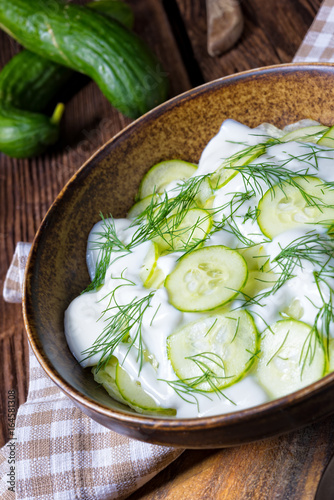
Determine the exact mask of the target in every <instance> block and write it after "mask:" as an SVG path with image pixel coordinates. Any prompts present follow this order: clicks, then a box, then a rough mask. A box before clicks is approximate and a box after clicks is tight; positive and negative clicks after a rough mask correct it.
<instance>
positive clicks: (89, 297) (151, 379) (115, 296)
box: [65, 120, 334, 418]
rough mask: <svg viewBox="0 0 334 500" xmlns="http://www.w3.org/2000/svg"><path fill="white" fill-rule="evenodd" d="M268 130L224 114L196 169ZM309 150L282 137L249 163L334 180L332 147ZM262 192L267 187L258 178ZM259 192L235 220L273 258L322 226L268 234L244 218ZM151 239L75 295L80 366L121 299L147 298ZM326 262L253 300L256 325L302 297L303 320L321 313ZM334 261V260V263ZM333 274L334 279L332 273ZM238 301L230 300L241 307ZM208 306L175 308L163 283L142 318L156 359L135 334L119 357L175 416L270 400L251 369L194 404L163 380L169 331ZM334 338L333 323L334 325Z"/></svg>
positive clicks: (228, 239)
mask: <svg viewBox="0 0 334 500" xmlns="http://www.w3.org/2000/svg"><path fill="white" fill-rule="evenodd" d="M268 134H269V135H271V136H272V137H279V136H280V135H283V134H284V133H282V132H281V131H279V130H278V129H276V128H275V127H272V126H270V125H264V126H260V127H257V128H255V129H250V128H248V127H246V126H245V125H241V124H240V123H237V122H235V121H233V120H226V121H225V122H224V123H223V124H222V127H221V129H220V131H219V133H218V134H217V135H216V136H215V137H214V138H213V139H212V140H211V141H210V142H209V143H208V145H207V146H206V148H205V149H204V151H203V153H202V156H201V158H200V161H199V166H198V170H197V172H196V175H203V174H207V173H211V172H214V171H215V170H216V169H217V168H218V167H219V166H220V165H221V163H222V161H223V159H225V158H228V157H229V156H230V155H232V154H235V153H237V152H238V151H240V150H242V149H244V148H245V145H256V144H260V143H262V142H264V141H265V140H266V139H267V137H268ZM309 152H310V149H309V148H308V147H307V146H305V144H301V143H296V142H291V143H284V144H278V145H274V146H271V147H268V148H267V152H266V153H265V154H264V155H262V156H261V157H260V158H258V159H256V160H254V161H252V164H254V163H255V164H256V163H259V164H260V163H261V162H264V161H266V162H274V161H275V162H277V163H278V164H279V165H284V164H286V163H287V162H288V164H289V168H291V170H292V171H294V172H300V171H301V170H303V171H304V170H305V168H307V172H305V173H308V174H313V175H316V176H317V177H319V178H321V179H323V180H326V181H330V180H332V179H333V174H332V172H333V166H332V165H333V160H334V151H333V150H327V149H324V151H323V152H322V153H320V154H318V155H317V158H318V161H317V162H315V161H314V159H313V160H312V158H311V156H310V155H309ZM301 155H304V156H305V160H306V161H307V163H305V162H301V161H300V159H298V158H297V157H301ZM260 185H261V186H262V189H263V192H266V191H267V189H268V186H266V184H265V183H264V182H260ZM175 188H177V184H176V183H175V182H174V183H172V184H171V185H170V186H168V189H167V191H168V196H175V194H176V192H177V191H176V189H175ZM246 189H247V187H246V186H245V183H244V182H243V180H242V177H241V175H237V176H236V177H234V178H233V179H231V180H230V181H229V182H228V183H227V184H226V185H225V186H223V187H222V188H220V189H218V190H217V191H216V192H215V199H214V201H213V208H214V209H215V208H219V207H221V206H222V205H226V203H227V201H229V200H231V199H232V197H233V196H234V194H235V193H236V192H239V193H241V192H246ZM260 198H261V195H260V194H259V193H258V194H257V196H256V199H255V198H253V199H251V200H249V202H245V203H243V205H242V206H241V208H240V209H239V210H238V212H237V214H235V221H236V222H238V227H239V229H240V231H241V233H242V234H243V235H244V236H246V237H248V238H250V239H251V240H252V241H254V242H255V243H261V244H262V245H263V247H264V254H265V255H267V256H268V257H269V258H270V260H271V261H272V260H273V259H274V258H275V256H276V255H277V254H278V253H279V252H280V251H281V249H282V248H284V247H285V246H286V245H288V244H289V243H291V242H292V241H293V240H295V239H296V238H298V237H300V236H303V235H305V234H306V233H307V232H308V231H310V230H311V229H314V230H316V231H317V232H318V233H319V234H320V233H322V232H324V229H323V228H322V227H321V226H319V225H315V226H308V225H305V226H304V227H301V228H297V229H294V230H289V231H287V232H285V233H283V234H281V235H279V236H278V237H276V238H274V239H273V240H272V241H269V239H268V238H266V237H265V236H264V235H263V234H262V232H261V230H260V227H259V226H258V224H257V222H254V221H253V220H251V219H249V220H247V221H246V222H243V219H244V216H245V215H246V213H247V211H248V209H251V208H252V207H254V206H256V205H257V204H258V202H259V200H260ZM229 211H230V207H229V206H227V207H226V208H224V210H221V211H220V212H219V213H216V215H214V219H216V220H217V221H219V220H221V217H222V215H223V214H224V215H225V216H229V214H230V212H229ZM104 224H105V222H103V221H101V222H98V223H97V224H96V225H95V226H94V228H93V229H92V231H91V233H90V235H89V239H88V244H87V266H88V270H89V274H90V276H91V279H93V278H94V275H95V269H96V264H97V262H98V260H99V254H100V250H99V248H98V246H97V245H96V242H101V240H102V239H103V237H102V236H101V233H103V225H104ZM114 224H115V229H116V232H117V235H118V238H119V239H120V240H121V241H122V242H123V243H124V244H125V245H126V244H128V243H129V242H130V241H131V238H132V236H133V234H134V232H135V230H136V228H134V227H131V221H130V220H128V219H118V220H115V221H114ZM151 245H152V243H151V242H150V241H145V242H144V243H141V244H139V245H137V246H135V247H133V248H132V251H131V252H126V251H123V252H113V254H112V255H111V260H110V262H111V265H110V266H109V268H108V271H107V274H106V278H105V284H104V286H103V287H102V288H101V289H100V290H98V291H93V292H87V293H83V294H82V295H80V296H79V297H77V298H76V299H75V300H74V301H73V302H72V303H71V304H70V305H69V307H68V309H67V311H66V313H65V334H66V339H67V342H68V345H69V348H70V350H71V352H72V353H73V355H74V357H75V358H76V359H77V360H78V361H79V362H80V363H81V365H82V366H83V367H86V366H94V365H96V364H97V362H98V361H99V358H100V354H95V355H93V356H92V357H89V358H87V357H86V356H87V355H86V354H85V353H84V351H85V350H86V349H89V348H90V347H91V346H92V345H93V343H94V341H95V340H96V339H97V338H98V337H99V335H101V333H102V331H103V328H104V325H105V324H106V320H107V319H108V318H110V317H111V316H112V312H113V307H115V305H116V304H118V305H126V304H129V303H130V302H131V301H132V300H136V299H139V298H144V297H146V296H147V295H148V293H149V290H148V289H147V288H145V287H144V286H143V283H142V280H141V278H140V271H141V269H142V268H143V266H144V264H145V257H146V255H147V253H148V251H149V248H150V246H151ZM205 245H207V246H210V245H225V246H228V247H231V248H236V247H238V246H240V243H239V242H238V240H237V238H236V237H235V235H234V234H231V233H229V232H226V231H224V230H221V231H218V232H216V233H214V234H213V235H212V236H211V237H210V238H208V239H207V241H206V242H205ZM179 257H180V253H178V252H175V253H170V254H168V255H164V256H160V257H159V258H158V260H157V267H158V268H159V269H160V270H161V271H162V272H163V273H164V275H165V276H167V275H168V274H170V273H171V272H172V271H173V269H174V268H175V265H176V263H177V259H178V258H179ZM321 264H322V263H321V262H320V263H319V265H318V267H317V266H315V267H314V266H312V265H311V264H310V263H309V262H305V265H303V267H302V268H300V267H298V266H297V267H296V269H295V277H294V278H292V279H290V280H289V281H288V282H287V283H286V284H284V285H283V286H282V287H281V288H280V289H279V290H278V291H277V292H276V293H275V294H274V295H270V296H268V297H267V298H266V299H265V300H264V301H262V303H261V306H260V305H252V306H250V307H248V310H249V311H250V312H251V313H252V315H253V317H254V321H255V323H256V326H257V328H258V330H259V331H263V330H264V329H265V328H266V325H267V324H273V323H274V322H276V321H277V320H279V319H282V312H283V313H284V311H286V310H287V309H288V308H289V307H290V306H291V304H292V303H294V304H298V308H299V311H300V315H299V318H298V319H299V320H300V321H303V322H306V323H308V324H313V323H314V319H315V316H316V314H317V311H318V308H317V307H319V305H320V303H321V299H320V296H319V291H318V289H317V286H316V284H315V282H314V277H313V271H314V270H317V268H318V270H319V268H320V266H321ZM332 265H333V263H332ZM333 281H334V280H333ZM322 291H323V294H324V295H326V294H328V288H327V289H326V287H325V288H324V289H323V290H322ZM238 303H239V301H238V300H235V301H234V304H233V306H237V305H238ZM203 315H204V313H184V312H181V311H178V310H177V309H175V308H174V307H173V306H172V305H171V304H169V302H168V293H167V290H166V289H165V288H160V289H158V290H156V291H155V293H152V299H151V302H150V307H148V308H147V309H146V311H145V313H144V315H143V318H142V323H141V337H142V340H143V344H144V345H145V347H146V349H147V350H148V351H149V353H150V354H151V355H152V356H153V358H154V360H155V361H154V363H153V364H152V363H150V362H145V363H144V364H143V367H142V369H141V370H139V365H138V347H139V342H138V339H137V340H136V341H135V342H134V345H133V347H132V348H131V349H130V350H129V347H128V346H127V345H126V344H124V343H120V344H119V345H118V346H117V347H116V349H115V351H114V356H116V357H117V358H118V361H119V363H120V364H121V365H122V367H123V368H124V369H125V370H126V371H127V372H128V374H129V375H131V377H132V378H133V379H135V380H137V381H139V382H140V384H141V386H142V388H143V389H144V390H145V391H146V392H147V393H148V394H149V395H150V396H151V397H152V398H153V399H154V401H155V402H156V404H158V405H159V406H161V407H164V408H175V409H176V410H177V416H178V417H180V418H183V417H184V418H186V417H194V416H204V415H215V414H221V413H228V412H233V411H236V410H240V409H243V408H248V407H250V406H255V405H258V404H261V403H263V402H265V401H267V400H268V396H267V394H266V393H265V391H264V390H263V389H262V388H261V387H260V385H259V384H258V383H257V382H256V380H255V378H253V376H252V375H249V376H246V377H245V378H244V379H243V380H241V381H240V382H238V383H236V384H234V385H233V386H231V387H229V388H227V389H224V390H223V394H218V395H217V394H214V393H207V396H208V397H206V396H205V395H201V394H199V395H197V396H196V397H197V401H198V404H195V402H192V404H191V403H189V402H187V401H185V400H184V399H182V398H181V397H179V396H178V395H177V393H176V392H175V391H174V390H173V389H172V388H171V387H170V386H168V384H166V382H163V381H161V379H162V380H169V381H175V380H176V379H177V377H176V375H175V373H174V371H173V368H172V366H171V363H170V361H169V359H168V356H167V348H166V342H167V338H168V336H169V335H171V334H172V333H173V332H174V331H175V330H176V329H178V328H180V327H181V326H183V325H185V324H187V323H189V322H191V321H194V320H195V319H198V318H201V317H203ZM129 333H130V337H131V338H135V337H136V326H134V327H133V328H132V330H130V332H129ZM331 334H332V336H333V337H334V328H333V326H332V331H331Z"/></svg>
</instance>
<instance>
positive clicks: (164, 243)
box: [153, 208, 212, 252]
mask: <svg viewBox="0 0 334 500" xmlns="http://www.w3.org/2000/svg"><path fill="white" fill-rule="evenodd" d="M211 227H212V219H211V216H210V214H209V212H207V211H206V210H202V209H200V208H192V209H190V210H188V212H187V213H186V214H185V215H183V214H182V213H181V214H175V215H172V216H171V217H169V218H168V219H167V220H166V223H165V224H163V225H162V226H160V227H159V233H160V235H159V236H157V237H155V238H154V240H153V241H154V242H155V243H156V244H157V245H158V247H159V249H160V251H161V252H163V251H168V252H176V251H180V250H186V249H187V248H189V246H191V245H194V244H195V243H196V242H198V241H200V240H203V238H205V236H206V235H207V234H208V233H209V231H210V229H211Z"/></svg>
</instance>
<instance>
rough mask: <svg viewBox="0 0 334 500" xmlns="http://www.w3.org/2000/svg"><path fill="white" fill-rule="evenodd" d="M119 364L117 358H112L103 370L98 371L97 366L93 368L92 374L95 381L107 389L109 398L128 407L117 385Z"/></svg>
mask: <svg viewBox="0 0 334 500" xmlns="http://www.w3.org/2000/svg"><path fill="white" fill-rule="evenodd" d="M117 364H118V360H117V358H115V356H112V357H111V358H110V361H109V363H108V364H106V365H105V366H103V368H100V369H99V370H98V371H97V370H96V366H94V367H93V368H92V374H93V375H94V380H95V381H96V382H97V383H98V384H101V385H102V386H103V387H104V388H105V390H106V391H107V392H108V394H109V396H111V397H112V398H114V399H116V401H119V402H120V403H123V404H125V405H127V406H128V404H127V402H126V401H125V399H124V398H123V397H122V395H121V393H120V392H119V390H118V387H117V384H116V366H117Z"/></svg>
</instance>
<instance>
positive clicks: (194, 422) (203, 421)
mask: <svg viewBox="0 0 334 500" xmlns="http://www.w3.org/2000/svg"><path fill="white" fill-rule="evenodd" d="M312 70H320V71H326V70H327V71H330V70H331V71H332V73H333V78H334V64H333V63H325V62H324V63H322V62H306V63H305V62H298V63H284V64H276V65H271V66H265V67H259V68H255V69H250V70H246V71H242V72H239V73H234V74H232V75H227V76H224V77H221V78H218V79H215V80H212V81H210V82H206V83H204V84H202V85H200V86H198V87H195V88H192V89H190V90H187V91H185V92H183V93H181V94H178V95H177V96H175V97H173V98H171V99H169V100H168V101H165V102H164V103H162V104H160V105H159V106H157V107H155V108H153V109H152V110H150V111H148V112H147V113H145V114H144V115H142V116H141V117H139V118H137V119H136V120H134V121H133V122H131V123H130V124H129V125H127V126H126V127H125V128H123V129H122V130H120V131H119V132H118V133H117V134H116V135H114V136H113V137H112V138H110V139H109V140H108V141H107V142H105V143H104V144H103V145H102V146H101V147H99V148H98V149H97V150H96V151H95V152H94V153H93V154H92V155H91V156H90V157H89V158H88V159H87V160H86V161H85V162H84V163H83V164H82V165H81V167H79V169H78V170H77V171H76V172H75V173H74V174H73V175H72V177H71V178H70V179H69V180H68V181H67V182H66V184H65V185H64V187H63V188H62V189H61V191H60V192H59V194H58V195H57V197H56V198H55V200H54V201H53V203H52V204H51V206H50V207H49V209H48V210H47V212H46V214H45V216H44V217H43V219H42V222H41V224H40V226H39V228H38V230H37V232H36V234H35V237H34V239H33V242H32V246H31V250H30V252H29V256H28V259H27V263H26V268H25V275H24V286H23V296H22V310H23V319H24V324H25V330H26V333H27V337H28V341H29V344H30V346H31V348H32V351H33V353H34V355H35V356H36V358H37V360H38V362H39V364H40V365H41V367H42V368H43V370H44V371H45V372H46V374H47V375H48V376H49V378H50V379H51V380H52V381H53V382H54V383H55V384H56V385H57V386H58V387H59V388H60V389H61V390H62V391H63V392H64V393H65V394H66V395H67V396H68V397H70V399H71V400H72V401H73V402H74V403H77V404H79V405H80V406H82V407H84V408H86V409H87V410H93V411H94V412H96V413H98V414H100V415H103V416H105V417H108V418H111V419H114V420H116V421H120V422H122V423H127V422H131V424H134V425H141V426H142V425H144V426H146V427H157V426H158V427H159V429H161V430H167V429H168V430H172V429H173V428H175V429H176V428H178V427H179V425H180V423H182V424H183V425H184V426H188V427H189V428H191V430H194V431H195V430H200V429H202V428H203V427H205V428H206V429H210V428H211V429H213V428H217V427H219V428H222V427H225V426H229V425H231V424H234V423H240V421H245V422H246V421H248V420H251V419H252V418H254V417H255V416H256V417H258V416H259V415H261V416H266V415H267V414H271V413H272V412H273V411H274V410H275V409H276V408H279V409H280V410H281V411H284V410H285V409H286V408H288V407H291V406H294V405H297V404H298V403H301V402H302V401H304V400H307V399H310V398H311V397H312V398H313V397H314V396H315V395H316V394H317V393H320V392H321V391H322V390H323V389H324V388H325V387H326V386H327V385H328V384H330V383H331V382H334V372H332V373H330V374H327V375H326V376H324V377H322V378H321V379H320V380H318V381H316V382H314V383H313V384H310V385H308V386H306V387H304V388H302V389H300V390H298V391H295V392H293V393H291V394H288V395H286V396H284V397H281V398H277V399H274V400H272V401H268V402H266V403H263V404H260V405H256V406H252V407H250V408H245V409H243V410H238V411H232V412H230V413H223V414H219V415H212V416H202V417H192V418H177V417H168V416H164V417H162V416H158V415H157V416H152V415H142V414H139V413H134V412H131V411H130V410H129V411H127V410H124V411H123V410H118V409H113V408H110V407H108V406H107V405H104V404H102V403H98V402H96V401H94V400H93V399H91V398H90V397H89V396H84V395H83V394H82V393H81V392H80V391H79V390H78V389H76V388H74V387H72V386H71V385H70V384H69V383H68V382H67V381H66V380H65V379H64V378H63V377H62V376H61V374H60V373H59V372H58V371H57V370H56V368H55V367H53V366H52V364H51V362H50V361H49V359H48V358H47V356H46V355H45V354H44V352H43V350H42V348H41V346H40V345H39V339H38V334H37V331H34V326H33V325H31V324H30V321H29V311H28V308H29V305H28V302H29V289H30V286H29V285H30V279H31V278H30V276H31V275H32V273H31V270H32V269H33V268H34V264H35V258H36V254H37V247H38V243H39V241H40V239H41V236H42V234H43V232H44V230H45V228H46V226H47V225H48V220H49V218H50V216H51V214H52V213H53V212H54V210H56V208H57V205H58V204H59V203H60V202H61V199H62V197H63V195H64V193H65V192H66V191H67V189H68V187H69V186H70V185H71V184H72V183H74V182H75V181H76V179H77V178H78V176H79V175H80V174H81V172H82V171H83V170H84V169H85V167H86V166H87V165H88V164H90V163H91V162H92V161H93V160H98V159H99V158H98V157H99V156H100V155H101V154H102V153H103V151H104V150H105V149H106V148H107V147H108V146H109V145H110V144H113V143H114V142H117V141H119V140H121V141H122V140H125V139H126V138H127V137H128V135H130V134H131V133H133V132H135V130H136V129H137V128H138V127H140V126H141V125H142V124H143V123H145V122H147V121H150V120H151V119H154V118H158V117H159V116H160V115H161V114H163V113H164V112H165V111H166V110H169V109H172V108H173V107H175V106H179V105H180V104H181V103H182V102H183V101H188V100H191V99H194V98H195V97H196V96H197V95H201V94H202V93H205V92H206V91H207V90H215V89H216V88H219V87H220V85H221V84H224V83H229V82H231V83H234V82H237V81H239V80H244V79H247V78H249V77H252V76H257V75H266V74H271V73H276V72H280V71H284V72H288V73H289V72H293V71H297V72H298V71H302V72H305V71H306V72H307V71H312ZM41 351H42V352H41ZM73 362H74V363H76V360H75V359H74V358H73Z"/></svg>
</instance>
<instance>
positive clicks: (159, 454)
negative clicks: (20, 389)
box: [0, 243, 182, 500]
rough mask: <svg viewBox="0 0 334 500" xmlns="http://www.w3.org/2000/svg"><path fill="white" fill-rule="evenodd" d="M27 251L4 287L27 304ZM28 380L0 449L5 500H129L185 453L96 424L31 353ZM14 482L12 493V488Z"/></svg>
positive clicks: (0, 488)
mask: <svg viewBox="0 0 334 500" xmlns="http://www.w3.org/2000/svg"><path fill="white" fill-rule="evenodd" d="M30 247H31V245H30V244H29V243H18V244H17V247H16V250H15V254H14V257H13V261H12V264H11V266H10V268H9V270H8V273H7V276H6V280H5V284H4V290H3V295H4V298H5V300H6V301H8V302H20V301H21V299H22V283H23V276H24V268H25V265H26V262H27V257H28V253H29V250H30ZM29 377H30V380H29V393H28V399H27V402H26V403H24V404H23V405H22V406H20V408H19V410H18V414H17V418H16V425H15V434H14V435H11V439H10V441H9V443H7V445H6V446H4V447H3V448H2V449H1V450H0V499H1V500H14V499H15V498H16V499H20V500H23V499H24V500H37V499H38V500H51V499H55V500H74V499H78V500H79V499H80V500H107V499H108V500H109V499H113V498H126V497H127V496H128V495H130V493H131V492H133V491H134V490H136V489H137V488H139V487H140V486H142V485H143V484H145V483H146V482H147V481H149V480H150V479H151V478H152V477H153V476H155V475H156V474H157V473H158V472H159V471H160V470H162V469H163V468H164V467H166V466H167V465H168V464H169V463H170V462H172V461H173V460H175V458H177V457H178V456H179V455H180V454H181V453H182V450H176V449H173V448H168V447H164V446H156V445H150V444H147V443H142V442H140V441H135V440H133V439H129V438H127V437H124V436H121V435H119V434H116V433H115V432H113V431H110V430H109V429H106V428H105V427H103V426H101V425H99V424H98V423H96V422H94V421H93V420H91V419H90V418H89V417H87V416H86V415H85V414H84V413H83V412H82V411H81V410H79V409H78V408H77V407H76V406H74V405H73V403H72V402H71V401H70V399H69V398H68V397H67V396H65V394H64V393H63V392H62V391H61V390H60V389H58V387H57V386H56V385H55V384H54V383H53V382H52V381H51V380H50V379H49V378H48V377H47V376H46V374H45V372H44V370H43V369H42V368H41V367H40V365H39V363H38V361H37V359H36V357H35V355H34V354H33V352H32V350H30V356H29ZM13 459H15V464H14V465H12V464H13V463H14V462H13V461H12V460H13ZM11 467H13V469H11ZM11 481H13V482H12V483H11ZM12 484H13V485H14V486H13V489H15V493H14V492H13V491H11V490H9V489H8V488H10V487H11V485H12ZM15 495H16V496H15Z"/></svg>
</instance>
